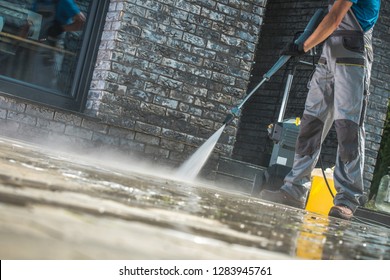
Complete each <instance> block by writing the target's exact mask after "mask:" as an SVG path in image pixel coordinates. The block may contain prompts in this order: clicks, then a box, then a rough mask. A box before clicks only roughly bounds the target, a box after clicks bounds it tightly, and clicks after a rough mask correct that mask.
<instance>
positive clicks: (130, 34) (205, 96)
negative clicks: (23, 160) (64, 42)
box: [0, 0, 266, 165]
mask: <svg viewBox="0 0 390 280" xmlns="http://www.w3.org/2000/svg"><path fill="white" fill-rule="evenodd" d="M265 5H266V0H250V1H249V0H248V1H237V0H230V1H227V0H219V1H215V0H195V1H185V0H164V1H152V0H126V1H118V0H112V1H111V2H110V7H109V11H108V14H107V17H106V24H105V28H104V32H103V34H102V38H101V44H100V47H99V53H98V57H97V61H96V68H95V71H94V74H93V79H92V82H91V86H90V91H89V94H88V100H87V104H86V109H85V111H84V112H83V114H75V113H71V112H63V111H61V110H56V109H49V108H45V107H44V106H42V105H38V104H30V103H28V102H25V101H20V100H14V99H12V98H10V97H0V122H1V125H2V128H3V129H2V132H1V133H2V135H7V136H15V137H20V138H27V139H28V140H29V141H40V140H42V138H46V139H48V142H58V141H60V139H61V142H66V143H68V144H71V145H73V147H81V148H91V149H93V148H96V147H100V146H104V147H111V148H114V149H118V150H122V151H124V152H126V153H129V154H135V155H139V156H141V157H143V158H145V159H152V160H155V161H158V162H159V163H161V164H166V163H167V164H170V165H179V164H180V163H181V162H183V161H184V160H185V159H187V158H188V157H189V155H190V154H192V153H193V152H194V150H195V149H196V148H197V147H199V146H200V145H201V144H202V143H203V142H204V141H205V140H206V139H207V138H209V137H210V136H211V135H212V134H213V133H214V132H215V131H216V129H218V128H219V127H220V126H221V123H222V121H223V119H224V118H225V115H226V113H227V111H228V109H229V108H230V107H232V106H233V105H235V104H237V102H238V101H239V100H240V99H241V98H242V97H243V95H244V94H245V91H246V88H247V86H248V83H249V77H250V71H251V67H252V62H253V58H254V51H255V49H256V44H257V42H258V39H259V35H260V29H261V25H262V18H263V16H264V13H265ZM236 127H237V124H233V125H231V126H229V127H228V128H227V129H226V130H225V131H224V135H222V137H221V140H220V143H219V144H218V145H217V147H216V149H215V151H218V152H219V153H221V154H223V155H230V154H231V152H232V150H233V144H234V136H235V135H236ZM50 139H51V140H50ZM53 139H55V141H53ZM74 144H76V145H74ZM216 158H217V155H216V154H215V155H214V160H215V159H216Z"/></svg>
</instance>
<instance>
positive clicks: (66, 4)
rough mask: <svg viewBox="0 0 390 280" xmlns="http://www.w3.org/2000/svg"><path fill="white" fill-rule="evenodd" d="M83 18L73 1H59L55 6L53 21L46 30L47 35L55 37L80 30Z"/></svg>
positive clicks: (83, 21)
mask: <svg viewBox="0 0 390 280" xmlns="http://www.w3.org/2000/svg"><path fill="white" fill-rule="evenodd" d="M84 23H85V16H84V14H83V13H82V12H81V11H80V9H79V7H78V6H77V5H76V3H75V2H74V1H73V0H59V1H58V3H57V5H56V12H55V19H54V23H53V25H52V26H51V27H50V28H49V30H48V35H49V36H51V37H57V36H58V35H60V34H62V33H63V32H66V31H78V30H81V29H82V28H83V26H84Z"/></svg>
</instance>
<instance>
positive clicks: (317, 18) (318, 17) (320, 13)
mask: <svg viewBox="0 0 390 280" xmlns="http://www.w3.org/2000/svg"><path fill="white" fill-rule="evenodd" d="M324 15H325V11H324V10H323V9H318V10H317V11H316V12H315V14H314V15H313V16H312V18H311V19H310V21H309V23H308V24H307V26H306V28H305V30H304V31H303V33H302V34H301V35H300V36H299V37H298V38H297V39H296V40H295V43H296V44H300V43H303V42H305V41H306V39H307V38H309V36H310V35H311V34H312V33H313V32H314V30H315V29H316V28H317V26H318V25H319V24H320V22H321V21H322V19H323V17H324ZM290 58H291V56H290V55H282V56H281V57H280V58H279V59H278V61H277V62H276V63H275V64H274V65H273V66H272V68H271V69H270V70H268V72H267V73H265V74H264V75H263V79H262V80H261V82H260V83H259V84H258V85H257V86H256V87H255V88H254V89H253V90H252V91H251V92H250V93H248V94H247V96H246V97H245V98H244V99H243V100H242V101H241V103H240V104H238V105H237V106H236V107H234V108H232V109H230V113H229V114H228V115H227V116H226V118H225V120H224V121H223V124H224V125H229V124H230V123H231V122H232V121H233V119H234V118H235V117H238V116H239V115H240V111H241V107H242V106H243V105H244V104H245V102H247V101H248V99H249V98H251V96H252V95H253V94H254V93H255V92H256V91H257V89H258V88H259V87H260V86H261V85H262V84H264V82H266V81H268V80H269V79H270V78H271V77H272V76H273V75H274V74H275V73H276V72H277V71H278V70H279V69H280V68H282V67H283V65H284V64H286V63H287V61H289V60H290Z"/></svg>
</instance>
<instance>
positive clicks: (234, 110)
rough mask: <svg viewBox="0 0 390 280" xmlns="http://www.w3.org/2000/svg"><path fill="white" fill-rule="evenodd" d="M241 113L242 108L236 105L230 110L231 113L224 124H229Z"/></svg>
mask: <svg viewBox="0 0 390 280" xmlns="http://www.w3.org/2000/svg"><path fill="white" fill-rule="evenodd" d="M239 114H240V108H238V107H234V108H232V109H231V110H230V113H229V114H228V115H227V116H226V118H225V120H224V121H223V124H226V125H229V124H230V123H231V122H232V121H233V119H234V117H237V116H238V115H239Z"/></svg>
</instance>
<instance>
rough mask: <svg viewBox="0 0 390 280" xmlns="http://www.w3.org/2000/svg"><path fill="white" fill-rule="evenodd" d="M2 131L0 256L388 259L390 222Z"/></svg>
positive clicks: (0, 153) (12, 257)
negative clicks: (350, 216) (338, 215)
mask: <svg viewBox="0 0 390 280" xmlns="http://www.w3.org/2000/svg"><path fill="white" fill-rule="evenodd" d="M172 173H173V171H171V170H168V169H163V168H161V167H159V166H151V165H143V164H142V162H140V161H137V160H130V159H126V157H124V156H122V157H121V156H120V155H118V154H112V153H103V152H102V151H97V153H89V154H88V155H82V154H80V153H78V154H72V153H69V152H65V151H58V150H57V151H54V150H49V149H47V148H43V147H40V146H34V145H31V144H27V143H25V142H21V141H16V140H13V139H8V138H0V259H272V260H274V259H296V258H298V259H301V258H303V259H377V260H380V259H390V230H389V229H387V228H385V227H380V226H376V225H368V224H363V223H357V222H351V221H343V220H339V219H334V218H328V217H327V216H321V215H318V214H314V213H310V212H307V211H304V210H298V209H295V208H291V207H287V206H283V205H278V204H272V203H269V202H267V201H263V200H260V199H257V198H253V197H250V196H248V195H246V194H242V193H234V192H231V191H227V190H225V189H223V187H222V186H221V187H219V186H215V185H211V184H209V183H206V182H196V183H193V182H192V183H190V182H184V181H179V180H176V179H175V178H174V177H172V176H171V175H170V174H172Z"/></svg>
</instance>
